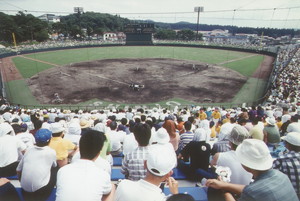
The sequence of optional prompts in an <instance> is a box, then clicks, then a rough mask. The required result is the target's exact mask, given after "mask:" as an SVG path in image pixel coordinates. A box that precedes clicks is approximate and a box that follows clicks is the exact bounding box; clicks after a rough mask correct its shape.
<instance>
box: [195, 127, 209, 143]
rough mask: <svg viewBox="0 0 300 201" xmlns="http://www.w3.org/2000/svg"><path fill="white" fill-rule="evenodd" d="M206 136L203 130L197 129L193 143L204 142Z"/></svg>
mask: <svg viewBox="0 0 300 201" xmlns="http://www.w3.org/2000/svg"><path fill="white" fill-rule="evenodd" d="M206 138H207V135H206V131H205V130H204V129H203V128H197V129H196V130H195V133H194V137H193V141H198V142H201V141H206Z"/></svg>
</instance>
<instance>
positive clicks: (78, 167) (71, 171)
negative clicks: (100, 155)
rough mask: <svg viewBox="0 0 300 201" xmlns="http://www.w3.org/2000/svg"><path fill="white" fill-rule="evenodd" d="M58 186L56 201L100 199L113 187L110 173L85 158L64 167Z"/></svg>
mask: <svg viewBox="0 0 300 201" xmlns="http://www.w3.org/2000/svg"><path fill="white" fill-rule="evenodd" d="M56 186H57V187H56V201H83V200H85V201H99V200H101V199H102V196H103V195H106V194H109V193H110V191H111V188H112V186H111V182H110V175H109V174H108V173H107V172H105V171H103V170H100V169H99V168H98V167H97V166H96V165H95V163H94V162H93V161H90V160H83V159H80V160H77V161H74V163H71V164H69V165H66V166H64V167H62V168H61V169H60V170H59V171H58V174H57V183H56Z"/></svg>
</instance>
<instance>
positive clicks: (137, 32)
mask: <svg viewBox="0 0 300 201" xmlns="http://www.w3.org/2000/svg"><path fill="white" fill-rule="evenodd" d="M153 32H154V24H153V23H140V24H128V25H126V27H125V29H124V33H125V34H126V45H152V44H153V41H152V33H153Z"/></svg>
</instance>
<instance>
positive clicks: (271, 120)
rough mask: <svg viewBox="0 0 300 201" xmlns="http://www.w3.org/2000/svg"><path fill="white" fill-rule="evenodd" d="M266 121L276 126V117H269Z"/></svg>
mask: <svg viewBox="0 0 300 201" xmlns="http://www.w3.org/2000/svg"><path fill="white" fill-rule="evenodd" d="M266 122H267V123H268V124H269V125H271V126H274V125H275V124H276V120H275V118H274V117H267V118H266Z"/></svg>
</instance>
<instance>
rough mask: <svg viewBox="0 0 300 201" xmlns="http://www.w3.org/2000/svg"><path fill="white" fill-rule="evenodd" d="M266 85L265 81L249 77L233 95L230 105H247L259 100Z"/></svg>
mask: <svg viewBox="0 0 300 201" xmlns="http://www.w3.org/2000/svg"><path fill="white" fill-rule="evenodd" d="M266 84H267V81H265V80H262V79H257V78H253V77H250V78H249V79H248V80H247V82H246V84H244V86H243V87H242V88H241V90H240V91H239V92H238V93H237V94H236V95H235V97H234V98H233V100H232V103H233V104H236V103H249V102H253V101H256V100H258V99H260V98H261V97H262V96H263V95H264V90H265V86H266Z"/></svg>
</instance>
